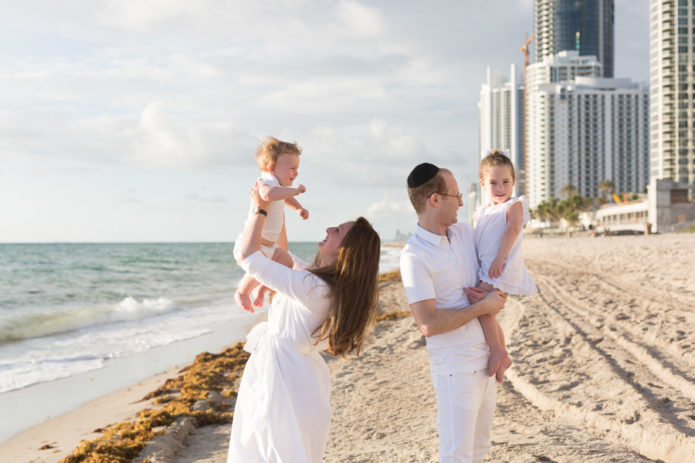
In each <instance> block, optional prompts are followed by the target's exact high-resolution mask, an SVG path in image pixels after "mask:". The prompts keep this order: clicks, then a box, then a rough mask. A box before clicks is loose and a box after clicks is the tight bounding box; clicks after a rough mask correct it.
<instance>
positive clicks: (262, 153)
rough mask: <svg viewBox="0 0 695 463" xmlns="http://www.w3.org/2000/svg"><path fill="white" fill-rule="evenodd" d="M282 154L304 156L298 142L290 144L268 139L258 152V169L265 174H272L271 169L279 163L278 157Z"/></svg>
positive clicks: (273, 138) (264, 140)
mask: <svg viewBox="0 0 695 463" xmlns="http://www.w3.org/2000/svg"><path fill="white" fill-rule="evenodd" d="M281 154H295V155H297V156H299V155H300V154H302V149H301V148H300V147H299V145H297V143H296V142H295V143H289V142H286V141H280V140H278V139H277V138H275V137H266V138H265V139H263V142H262V143H261V144H260V145H258V149H257V150H256V162H257V163H258V168H259V169H260V170H261V171H263V172H270V168H271V167H272V166H273V165H274V164H275V163H276V162H277V160H278V156H280V155H281Z"/></svg>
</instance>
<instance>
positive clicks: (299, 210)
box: [297, 208, 309, 220]
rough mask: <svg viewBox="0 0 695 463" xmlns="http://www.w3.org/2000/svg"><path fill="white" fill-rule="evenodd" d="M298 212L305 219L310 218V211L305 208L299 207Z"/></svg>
mask: <svg viewBox="0 0 695 463" xmlns="http://www.w3.org/2000/svg"><path fill="white" fill-rule="evenodd" d="M297 214H299V217H301V218H302V219H304V220H306V219H308V218H309V211H307V210H306V209H304V208H301V209H297Z"/></svg>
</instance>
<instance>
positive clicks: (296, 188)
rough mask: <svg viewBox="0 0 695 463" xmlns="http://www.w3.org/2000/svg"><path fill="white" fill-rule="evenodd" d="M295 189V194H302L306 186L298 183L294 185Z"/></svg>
mask: <svg viewBox="0 0 695 463" xmlns="http://www.w3.org/2000/svg"><path fill="white" fill-rule="evenodd" d="M295 190H297V194H302V193H304V192H305V191H306V187H305V186H304V185H302V184H301V183H300V184H299V185H297V186H296V187H295Z"/></svg>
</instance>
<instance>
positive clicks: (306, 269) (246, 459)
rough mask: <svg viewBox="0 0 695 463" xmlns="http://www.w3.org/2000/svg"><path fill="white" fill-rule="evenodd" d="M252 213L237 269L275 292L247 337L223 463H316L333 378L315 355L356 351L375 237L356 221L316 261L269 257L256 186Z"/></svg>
mask: <svg viewBox="0 0 695 463" xmlns="http://www.w3.org/2000/svg"><path fill="white" fill-rule="evenodd" d="M252 203H253V204H254V205H255V206H257V207H258V208H259V211H258V213H256V214H255V215H254V216H252V217H251V218H250V220H249V221H248V222H247V224H246V227H245V230H244V232H242V236H241V238H240V239H238V240H237V242H236V244H235V247H234V255H235V257H236V259H237V262H238V263H239V265H240V266H241V267H242V268H243V269H244V270H245V271H246V272H248V274H249V275H251V276H253V278H255V279H256V280H257V281H259V282H260V283H261V284H263V285H265V286H267V287H268V288H270V289H271V290H273V291H276V294H275V297H274V298H273V300H272V304H271V307H270V309H269V312H268V321H267V322H264V323H261V324H259V325H257V326H256V327H255V328H254V329H253V330H251V332H250V333H249V335H248V336H247V342H246V345H245V347H244V348H245V349H246V350H247V351H249V352H251V356H250V357H249V359H248V361H247V363H246V367H245V369H244V374H243V376H242V378H241V384H240V386H239V395H238V396H237V401H236V406H235V409H234V420H233V422H232V433H231V438H230V443H229V455H228V458H227V462H228V463H260V462H273V463H319V462H321V461H322V459H323V452H324V449H325V446H326V442H327V441H328V431H329V428H330V421H331V409H330V405H329V391H330V377H329V374H328V368H327V366H326V363H325V362H324V360H323V358H322V357H321V355H320V354H319V352H320V351H322V350H327V351H328V352H329V353H330V354H332V355H345V354H348V353H350V352H359V350H360V347H361V346H362V343H363V342H364V339H365V337H366V334H367V329H368V327H369V325H370V324H371V323H372V322H373V320H374V318H375V315H376V307H377V299H378V295H377V278H378V272H379V254H380V240H379V235H378V234H377V233H376V232H375V231H374V229H373V228H372V227H371V225H370V224H369V222H367V220H365V219H364V218H362V217H360V218H358V219H357V220H356V221H351V222H345V223H343V224H341V225H339V226H337V227H329V228H328V229H326V233H327V235H326V238H325V239H324V240H323V241H321V242H320V243H319V244H318V254H317V258H316V262H315V263H314V264H313V265H307V264H306V263H305V262H302V261H300V260H299V259H298V258H296V257H294V256H292V260H293V263H294V268H289V267H286V266H284V265H283V264H281V263H279V262H275V261H273V260H271V259H268V258H267V257H266V256H265V255H264V254H263V253H262V252H260V247H261V231H262V229H263V222H264V220H265V217H266V216H265V215H264V214H263V212H264V211H265V208H266V207H267V206H268V204H269V203H268V202H267V201H264V200H263V199H262V198H261V196H260V194H259V192H258V186H256V187H255V188H254V190H253V191H252Z"/></svg>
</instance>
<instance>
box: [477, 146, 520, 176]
mask: <svg viewBox="0 0 695 463" xmlns="http://www.w3.org/2000/svg"><path fill="white" fill-rule="evenodd" d="M496 166H509V168H510V169H511V170H512V180H514V181H516V175H515V174H514V164H512V160H511V159H509V156H508V155H507V152H504V151H500V150H492V151H490V152H489V153H488V154H487V156H485V157H484V158H483V159H482V160H481V161H480V167H479V168H478V175H479V176H480V180H484V179H485V174H487V173H488V171H489V170H490V169H491V168H492V167H496Z"/></svg>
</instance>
